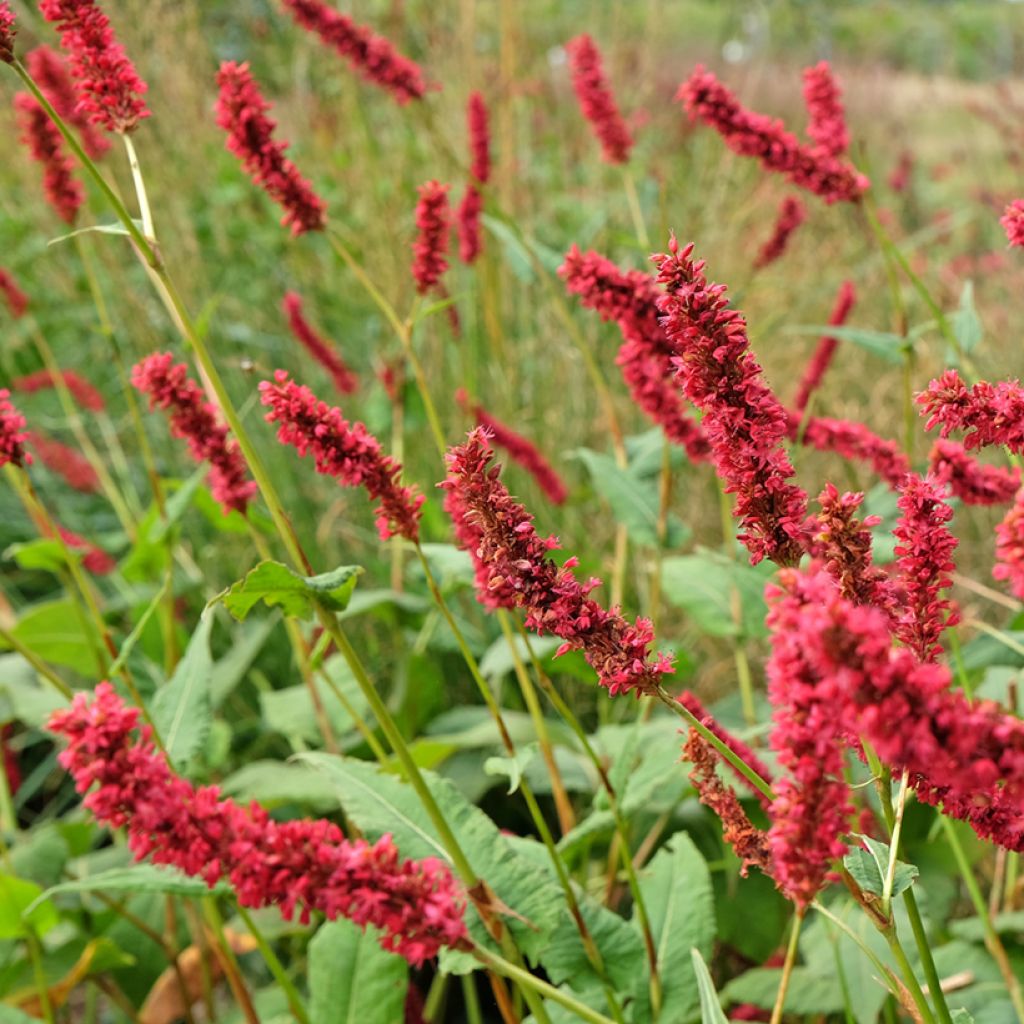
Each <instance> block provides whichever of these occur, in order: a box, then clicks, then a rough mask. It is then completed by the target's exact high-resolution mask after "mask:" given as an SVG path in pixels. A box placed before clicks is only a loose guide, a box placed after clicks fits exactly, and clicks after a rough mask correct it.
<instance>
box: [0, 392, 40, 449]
mask: <svg viewBox="0 0 1024 1024" xmlns="http://www.w3.org/2000/svg"><path fill="white" fill-rule="evenodd" d="M10 397H11V393H10V391H8V390H7V388H0V466H6V465H7V463H11V464H12V465H15V466H27V465H29V464H30V463H31V462H32V456H31V455H29V453H28V452H27V451H25V442H26V441H27V440H28V435H27V434H25V433H24V426H25V417H24V416H22V415H21V413H20V412H18V410H17V409H15V407H14V406H13V405H12V404H11V402H10Z"/></svg>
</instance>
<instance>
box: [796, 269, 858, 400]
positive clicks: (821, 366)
mask: <svg viewBox="0 0 1024 1024" xmlns="http://www.w3.org/2000/svg"><path fill="white" fill-rule="evenodd" d="M856 301H857V293H856V292H855V291H854V288H853V282H852V281H844V282H843V283H842V284H841V285H840V286H839V292H838V294H837V295H836V301H835V305H834V306H833V307H832V313H831V315H830V316H829V318H828V323H829V326H830V327H841V326H842V325H843V324H844V323H846V318H847V317H848V316H849V315H850V310H851V309H853V304H854V303H855V302H856ZM837 348H839V339H838V338H834V337H832V336H830V335H824V336H823V337H822V338H821V339H820V340H819V341H818V347H817V348H816V349H815V350H814V355H813V356H811V361H810V362H809V363H808V364H807V369H806V370H804V375H803V377H802V378H801V380H800V384H799V386H798V387H797V389H796V398H794V399H793V408H794V409H795V410H796V411H797V412H799V413H802V412H803V411H804V409H806V408H807V403H808V402H809V401H810V398H811V394H812V393H813V392H814V391H816V390H817V389H818V387H819V386H820V385H821V382H822V380H823V379H824V377H825V372H826V371H827V370H828V368H829V366H830V365H831V363H832V357H833V356H834V355H835V354H836V349H837Z"/></svg>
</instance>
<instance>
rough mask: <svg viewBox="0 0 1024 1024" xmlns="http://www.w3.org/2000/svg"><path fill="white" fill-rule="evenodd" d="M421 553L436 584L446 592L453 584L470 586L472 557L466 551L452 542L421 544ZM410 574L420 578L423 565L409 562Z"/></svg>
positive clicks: (471, 580) (471, 581) (472, 573)
mask: <svg viewBox="0 0 1024 1024" xmlns="http://www.w3.org/2000/svg"><path fill="white" fill-rule="evenodd" d="M420 547H421V548H422V550H423V554H424V556H425V557H426V559H427V564H428V565H429V566H430V571H431V572H432V573H433V574H434V577H435V579H436V580H437V583H438V586H439V587H440V588H441V589H442V590H443V591H445V592H447V591H448V590H449V589H450V588H451V587H453V586H467V587H468V586H472V583H473V575H474V572H473V559H472V558H470V556H469V552H468V551H463V550H462V549H461V548H457V547H455V545H454V544H421V545H420ZM409 573H410V575H411V576H413V577H415V578H417V579H422V577H423V567H422V566H421V565H420V564H419V562H410V563H409Z"/></svg>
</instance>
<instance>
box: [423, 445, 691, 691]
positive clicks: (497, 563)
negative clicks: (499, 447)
mask: <svg viewBox="0 0 1024 1024" xmlns="http://www.w3.org/2000/svg"><path fill="white" fill-rule="evenodd" d="M489 437H490V435H489V433H488V431H487V430H486V429H485V428H483V427H477V428H476V429H475V430H472V431H471V432H470V434H469V439H468V440H467V441H466V442H465V444H461V445H458V446H457V447H455V448H452V449H451V450H450V451H449V452H448V454H447V456H446V461H447V463H448V476H447V478H446V479H445V481H444V482H443V483H441V484H440V485H439V486H440V487H442V488H444V489H445V490H446V491H447V495H446V496H445V508H446V510H447V511H448V513H449V515H450V516H451V517H452V522H453V524H454V526H455V535H456V538H457V540H458V542H459V546H460V547H462V548H463V550H465V551H467V552H469V555H470V557H471V558H472V559H473V562H474V566H475V568H476V586H477V596H478V599H479V600H480V602H481V603H482V604H484V605H485V606H486V607H489V608H516V607H521V608H524V609H525V610H526V613H527V614H526V625H527V627H528V628H529V629H533V630H536V632H537V633H539V634H541V635H543V634H545V633H552V634H554V635H555V636H557V637H560V638H561V639H562V640H563V641H564V643H563V644H562V646H561V647H559V649H558V653H559V654H564V653H565V652H566V651H571V650H582V651H583V653H584V655H585V657H586V659H587V661H588V662H589V663H590V665H591V667H592V668H593V669H594V670H595V671H596V672H597V679H598V682H599V683H600V684H601V685H602V686H605V687H607V689H608V692H609V693H610V694H611V695H612V696H615V695H616V694H619V693H636V694H637V695H639V694H642V693H650V692H652V691H653V690H655V689H656V687H657V686H658V684H659V682H660V680H661V677H662V676H663V675H665V674H666V673H670V672H671V671H672V665H671V662H670V661H669V659H668V658H667V657H666V656H665V655H662V654H658V655H652V654H651V653H650V645H651V644H652V643H653V641H654V630H653V628H652V626H651V623H650V621H648V620H647V619H637V620H636V622H634V623H630V622H628V621H627V620H626V619H625V618H623V616H622V615H621V614H620V612H619V611H618V609H612V610H611V611H607V610H606V609H604V608H602V607H601V606H600V605H599V604H598V603H597V602H596V601H595V600H593V598H591V597H590V596H589V594H590V592H591V591H592V590H593V589H594V588H595V587H597V586H599V585H600V581H599V580H595V579H591V580H589V581H588V582H587V583H580V582H579V581H578V580H577V579H576V577H575V576H574V575H573V573H572V568H573V566H574V565H575V564H576V559H574V558H570V559H569V560H568V561H567V562H566V563H565V564H564V565H563V566H562V567H561V568H559V567H558V566H557V565H556V564H555V563H554V562H553V561H552V560H551V558H550V557H549V556H548V552H550V551H552V550H553V549H554V548H556V547H557V546H558V541H557V540H556V539H555V538H554V537H547V538H542V537H539V536H538V535H537V532H536V530H535V529H534V526H533V517H532V516H531V515H530V514H529V513H528V512H527V511H526V509H525V508H524V507H523V506H522V505H521V504H520V503H519V502H517V501H516V500H515V499H514V498H513V497H512V496H511V495H510V494H509V492H508V490H507V489H506V488H505V485H504V484H502V482H501V480H500V479H499V472H500V470H499V467H497V466H491V465H490V463H491V459H492V457H493V454H494V453H493V452H492V451H491V447H490V444H489Z"/></svg>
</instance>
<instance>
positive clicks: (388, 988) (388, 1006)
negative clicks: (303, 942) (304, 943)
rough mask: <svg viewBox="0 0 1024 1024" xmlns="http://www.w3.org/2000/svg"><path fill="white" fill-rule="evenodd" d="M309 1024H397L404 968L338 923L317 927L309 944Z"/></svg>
mask: <svg viewBox="0 0 1024 1024" xmlns="http://www.w3.org/2000/svg"><path fill="white" fill-rule="evenodd" d="M308 977H309V996H310V999H309V1017H310V1024H394V1022H395V1021H400V1020H402V1017H403V1007H404V1006H405V994H406V990H407V988H408V985H409V965H408V964H407V963H406V962H405V960H403V959H402V958H401V957H400V956H398V955H397V954H395V953H389V952H388V951H387V950H386V949H382V948H381V946H380V943H379V942H378V941H377V938H376V935H375V933H374V930H373V929H372V928H368V929H367V930H366V931H365V932H364V931H363V930H362V929H361V928H359V927H358V926H357V925H354V924H352V922H351V921H346V920H344V919H340V920H337V921H329V922H328V923H327V924H324V925H321V926H320V928H319V930H318V931H317V933H316V935H315V936H313V941H312V942H311V943H310V944H309V970H308Z"/></svg>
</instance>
